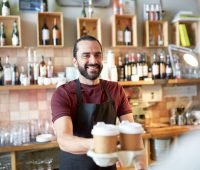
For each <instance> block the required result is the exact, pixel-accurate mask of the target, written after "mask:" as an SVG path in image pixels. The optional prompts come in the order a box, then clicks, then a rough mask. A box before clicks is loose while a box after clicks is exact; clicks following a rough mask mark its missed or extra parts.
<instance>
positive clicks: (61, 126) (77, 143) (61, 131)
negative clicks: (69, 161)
mask: <svg viewBox="0 0 200 170" xmlns="http://www.w3.org/2000/svg"><path fill="white" fill-rule="evenodd" d="M54 130H55V133H56V136H57V141H58V144H59V147H60V149H61V150H63V151H66V152H70V153H73V154H85V153H86V152H87V151H88V150H89V149H90V148H91V147H92V146H93V139H91V138H90V139H88V138H82V137H77V136H73V125H72V120H71V117H69V116H63V117H61V118H58V119H57V120H55V122H54Z"/></svg>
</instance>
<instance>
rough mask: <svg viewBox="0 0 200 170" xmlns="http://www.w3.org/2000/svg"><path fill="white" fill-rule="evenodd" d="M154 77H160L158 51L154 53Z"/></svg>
mask: <svg viewBox="0 0 200 170" xmlns="http://www.w3.org/2000/svg"><path fill="white" fill-rule="evenodd" d="M151 68H152V79H159V77H160V75H159V63H158V61H157V55H156V53H154V54H153V63H152V66H151Z"/></svg>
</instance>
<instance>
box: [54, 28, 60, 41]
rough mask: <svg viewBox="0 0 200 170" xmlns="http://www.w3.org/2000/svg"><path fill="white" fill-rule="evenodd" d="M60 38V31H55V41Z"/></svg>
mask: <svg viewBox="0 0 200 170" xmlns="http://www.w3.org/2000/svg"><path fill="white" fill-rule="evenodd" d="M59 38H60V31H59V30H56V29H53V39H59Z"/></svg>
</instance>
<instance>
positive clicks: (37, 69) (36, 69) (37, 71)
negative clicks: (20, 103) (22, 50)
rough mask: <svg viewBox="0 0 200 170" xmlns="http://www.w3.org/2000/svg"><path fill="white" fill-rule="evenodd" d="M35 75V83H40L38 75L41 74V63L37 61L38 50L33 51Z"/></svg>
mask: <svg viewBox="0 0 200 170" xmlns="http://www.w3.org/2000/svg"><path fill="white" fill-rule="evenodd" d="M33 56H34V57H33V77H34V84H38V76H39V64H38V62H37V54H36V50H34V51H33Z"/></svg>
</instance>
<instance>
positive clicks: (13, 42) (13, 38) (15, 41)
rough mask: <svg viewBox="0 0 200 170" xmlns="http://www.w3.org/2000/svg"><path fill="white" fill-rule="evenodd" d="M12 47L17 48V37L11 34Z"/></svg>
mask: <svg viewBox="0 0 200 170" xmlns="http://www.w3.org/2000/svg"><path fill="white" fill-rule="evenodd" d="M12 45H13V46H17V45H19V38H18V36H17V35H15V34H13V37H12Z"/></svg>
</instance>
